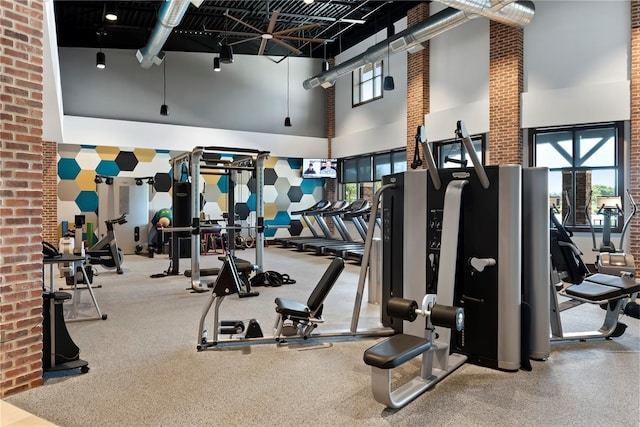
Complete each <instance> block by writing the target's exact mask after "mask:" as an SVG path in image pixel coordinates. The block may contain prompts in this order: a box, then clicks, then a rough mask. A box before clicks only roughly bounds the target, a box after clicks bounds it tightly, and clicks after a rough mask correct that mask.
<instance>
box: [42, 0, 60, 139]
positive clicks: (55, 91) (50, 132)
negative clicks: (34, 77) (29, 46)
mask: <svg viewBox="0 0 640 427" xmlns="http://www.w3.org/2000/svg"><path fill="white" fill-rule="evenodd" d="M42 32H43V34H44V38H43V44H42V139H43V140H45V141H53V142H62V93H61V86H60V66H59V63H58V40H57V37H56V21H55V16H54V13H53V0H45V2H44V16H43V28H42Z"/></svg>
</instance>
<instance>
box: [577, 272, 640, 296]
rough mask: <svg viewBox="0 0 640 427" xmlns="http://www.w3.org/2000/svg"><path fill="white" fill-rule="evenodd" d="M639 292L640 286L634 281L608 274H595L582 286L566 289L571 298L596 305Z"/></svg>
mask: <svg viewBox="0 0 640 427" xmlns="http://www.w3.org/2000/svg"><path fill="white" fill-rule="evenodd" d="M638 291H640V284H639V283H637V282H636V281H635V280H634V279H631V278H624V277H618V276H611V275H608V274H594V275H593V276H589V277H587V278H586V279H585V280H584V281H583V282H582V283H581V284H579V285H572V286H569V287H568V288H566V289H565V292H566V294H567V295H569V296H574V297H577V298H582V299H585V300H587V301H593V302H594V303H600V302H603V301H608V300H613V299H618V298H621V297H623V296H626V295H630V294H632V293H634V292H638Z"/></svg>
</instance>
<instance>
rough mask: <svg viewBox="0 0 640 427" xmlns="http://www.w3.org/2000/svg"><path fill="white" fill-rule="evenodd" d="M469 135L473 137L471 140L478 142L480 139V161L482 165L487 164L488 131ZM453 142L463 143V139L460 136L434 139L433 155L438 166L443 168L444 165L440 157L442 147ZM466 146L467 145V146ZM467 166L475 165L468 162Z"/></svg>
mask: <svg viewBox="0 0 640 427" xmlns="http://www.w3.org/2000/svg"><path fill="white" fill-rule="evenodd" d="M469 137H470V138H471V142H472V143H476V142H478V140H479V141H480V147H481V148H480V162H481V163H482V165H486V164H487V162H486V158H487V134H486V133H479V134H475V135H469ZM452 144H462V140H461V139H460V138H451V139H445V140H441V141H434V142H433V143H432V145H433V151H434V153H433V156H434V157H435V159H434V160H435V162H436V166H437V167H438V168H442V165H441V164H440V157H441V153H442V149H443V148H444V147H446V146H447V145H452ZM465 148H466V147H465ZM456 167H463V166H462V165H459V166H456ZM467 167H473V165H471V164H467Z"/></svg>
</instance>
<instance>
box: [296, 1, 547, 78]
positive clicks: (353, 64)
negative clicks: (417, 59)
mask: <svg viewBox="0 0 640 427" xmlns="http://www.w3.org/2000/svg"><path fill="white" fill-rule="evenodd" d="M438 1H440V2H441V3H445V4H447V5H450V6H454V7H448V8H446V9H444V10H442V11H440V12H438V13H436V14H434V15H431V16H430V17H429V18H427V19H425V20H424V21H422V22H421V23H419V24H417V25H414V26H413V27H411V28H407V29H406V30H404V31H402V32H400V33H398V34H396V35H395V36H393V37H391V38H389V39H387V40H384V41H382V42H380V43H378V44H376V45H374V46H371V47H370V48H369V49H367V50H366V51H365V52H364V53H361V54H360V55H358V56H356V57H354V58H351V59H350V60H348V61H345V62H343V63H341V64H340V65H337V66H335V67H334V68H332V69H330V70H328V71H324V72H322V73H320V74H317V75H315V76H313V77H311V78H309V79H307V80H305V81H304V82H303V83H302V86H303V87H304V88H305V89H307V90H309V89H312V88H314V87H317V86H322V87H324V88H325V89H326V88H329V87H331V86H333V85H334V84H335V81H336V80H337V79H338V78H339V77H342V76H343V75H345V74H348V73H351V72H352V71H353V70H356V69H358V68H360V67H362V66H364V65H366V64H371V63H374V62H375V61H378V60H380V59H384V58H386V57H387V55H388V53H395V52H400V51H403V50H408V51H409V52H415V51H417V50H420V49H422V48H423V47H422V43H424V42H426V41H427V40H430V39H432V38H434V37H435V36H437V35H439V34H442V33H444V32H446V31H449V30H451V29H453V28H455V27H457V26H458V25H461V24H464V23H465V22H467V21H470V20H472V19H474V18H478V17H480V16H485V17H488V18H490V19H493V20H496V21H499V22H502V23H505V24H507V25H512V26H518V27H524V26H525V25H527V24H528V23H529V22H530V21H531V19H532V18H533V14H534V12H535V8H534V5H533V3H532V2H530V1H517V2H516V1H513V0H460V1H457V0H444V1H443V0H438ZM388 51H389V52H388Z"/></svg>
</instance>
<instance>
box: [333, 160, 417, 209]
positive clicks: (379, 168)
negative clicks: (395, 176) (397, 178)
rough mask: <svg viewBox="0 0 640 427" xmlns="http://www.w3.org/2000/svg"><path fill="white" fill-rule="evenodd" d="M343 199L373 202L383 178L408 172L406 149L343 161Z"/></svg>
mask: <svg viewBox="0 0 640 427" xmlns="http://www.w3.org/2000/svg"><path fill="white" fill-rule="evenodd" d="M340 170H341V171H342V180H341V184H342V196H341V197H342V198H343V199H345V200H347V201H349V202H353V201H354V200H357V199H360V198H365V199H367V200H369V201H372V198H373V193H374V192H375V191H376V190H377V189H378V188H380V185H381V182H382V177H383V176H385V175H389V174H392V173H398V172H404V171H406V170H407V151H406V149H400V150H393V151H387V152H383V153H374V154H364V155H361V156H358V157H351V158H348V159H344V160H342V167H341V168H340Z"/></svg>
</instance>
